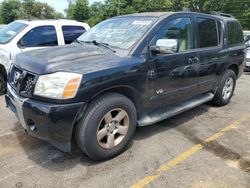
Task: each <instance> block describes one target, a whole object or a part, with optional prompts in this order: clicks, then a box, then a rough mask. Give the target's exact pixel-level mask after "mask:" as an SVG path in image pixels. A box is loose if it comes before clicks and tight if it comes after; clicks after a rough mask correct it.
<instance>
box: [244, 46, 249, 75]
mask: <svg viewBox="0 0 250 188" xmlns="http://www.w3.org/2000/svg"><path fill="white" fill-rule="evenodd" d="M244 71H245V72H250V50H249V49H248V50H247V54H246V65H245V68H244Z"/></svg>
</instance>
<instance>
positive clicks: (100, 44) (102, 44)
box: [81, 40, 116, 53]
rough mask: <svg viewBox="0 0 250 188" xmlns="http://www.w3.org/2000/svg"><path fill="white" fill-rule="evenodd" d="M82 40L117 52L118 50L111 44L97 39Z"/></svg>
mask: <svg viewBox="0 0 250 188" xmlns="http://www.w3.org/2000/svg"><path fill="white" fill-rule="evenodd" d="M81 42H82V43H92V44H94V45H96V46H101V47H104V48H106V49H109V50H111V51H112V52H113V53H116V51H115V50H114V49H112V48H111V47H110V45H109V44H107V43H104V42H97V41H96V40H93V41H81Z"/></svg>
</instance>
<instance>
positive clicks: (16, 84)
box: [8, 65, 36, 97]
mask: <svg viewBox="0 0 250 188" xmlns="http://www.w3.org/2000/svg"><path fill="white" fill-rule="evenodd" d="M35 81H36V75H34V74H32V73H30V72H28V71H26V70H22V69H21V68H19V67H17V66H15V65H12V67H11V68H10V71H9V75H8V83H9V84H10V85H11V87H12V88H13V89H14V90H15V91H16V93H18V94H20V95H22V96H25V97H31V96H32V93H33V90H34V87H35Z"/></svg>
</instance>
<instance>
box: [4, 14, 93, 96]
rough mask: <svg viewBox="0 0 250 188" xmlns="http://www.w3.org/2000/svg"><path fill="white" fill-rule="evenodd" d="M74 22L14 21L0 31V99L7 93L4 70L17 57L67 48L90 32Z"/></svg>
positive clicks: (80, 23)
mask: <svg viewBox="0 0 250 188" xmlns="http://www.w3.org/2000/svg"><path fill="white" fill-rule="evenodd" d="M89 28H90V27H89V25H88V24H86V23H82V22H77V21H74V20H63V19H62V20H17V21H14V22H12V23H10V24H8V25H6V26H5V27H3V29H1V30H0V95H1V94H4V92H5V89H6V87H5V86H6V85H5V83H6V77H7V70H8V67H9V65H10V63H11V61H12V60H14V58H15V57H16V55H17V54H19V53H21V52H26V51H29V50H34V49H39V48H44V47H52V46H58V45H65V44H70V43H71V42H73V41H74V40H76V39H77V38H78V37H79V36H80V35H82V34H83V33H84V32H85V31H87V30H88V29H89Z"/></svg>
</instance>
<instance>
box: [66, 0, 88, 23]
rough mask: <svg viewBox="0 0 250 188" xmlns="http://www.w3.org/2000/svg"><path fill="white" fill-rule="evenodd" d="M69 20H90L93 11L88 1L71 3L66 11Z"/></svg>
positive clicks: (78, 0)
mask: <svg viewBox="0 0 250 188" xmlns="http://www.w3.org/2000/svg"><path fill="white" fill-rule="evenodd" d="M66 14H67V18H71V19H75V20H78V21H84V20H87V19H89V18H90V15H91V10H90V7H89V3H88V0H76V1H69V6H68V8H67V10H66Z"/></svg>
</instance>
